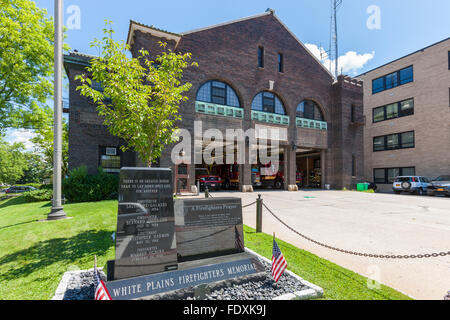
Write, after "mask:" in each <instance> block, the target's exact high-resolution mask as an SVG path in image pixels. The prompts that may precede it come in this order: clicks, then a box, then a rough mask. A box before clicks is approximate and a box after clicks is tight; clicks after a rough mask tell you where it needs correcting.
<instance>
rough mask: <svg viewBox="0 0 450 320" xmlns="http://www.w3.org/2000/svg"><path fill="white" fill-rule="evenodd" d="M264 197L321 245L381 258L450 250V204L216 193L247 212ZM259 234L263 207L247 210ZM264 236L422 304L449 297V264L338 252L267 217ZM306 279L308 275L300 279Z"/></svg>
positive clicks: (365, 196)
mask: <svg viewBox="0 0 450 320" xmlns="http://www.w3.org/2000/svg"><path fill="white" fill-rule="evenodd" d="M258 193H261V194H262V197H263V199H264V203H265V204H266V205H267V206H268V207H269V208H270V209H271V210H272V211H273V212H274V213H275V214H277V215H278V216H279V217H280V218H281V219H282V220H284V221H285V222H286V223H287V224H288V225H290V226H292V227H293V228H294V229H296V230H298V231H299V232H301V233H303V234H305V235H307V236H309V237H310V238H313V239H315V240H317V241H320V242H323V243H326V244H329V245H331V246H334V247H338V248H342V249H345V250H352V251H358V252H366V253H376V254H396V255H397V254H401V255H404V254H425V253H433V252H442V251H445V252H447V251H449V250H450V199H448V198H439V197H437V198H435V197H427V196H415V195H392V194H370V193H360V192H351V191H299V192H286V191H262V192H256V193H230V192H215V193H212V195H213V196H214V197H222V196H234V197H236V196H238V197H241V198H242V203H243V205H245V204H248V203H251V202H253V201H254V200H255V199H256V197H257V194H258ZM243 215H244V223H245V224H247V225H249V226H252V227H255V221H256V207H255V206H251V207H248V208H244V209H243ZM263 232H265V233H268V234H272V233H273V232H275V233H276V236H277V237H278V238H280V239H282V240H285V241H287V242H289V243H292V244H294V245H296V246H297V247H299V248H302V249H305V250H307V251H310V252H312V253H314V254H316V255H318V256H320V257H323V258H325V259H327V260H330V261H332V262H334V263H336V264H338V265H340V266H343V267H345V268H348V269H350V270H353V271H355V272H357V273H359V274H362V275H365V276H367V277H371V278H373V279H377V280H378V281H379V282H381V283H384V284H386V285H389V286H391V287H393V288H396V289H397V290H399V291H401V292H404V293H405V294H407V295H409V296H411V297H413V298H416V299H443V297H444V296H445V294H446V293H447V291H449V290H450V256H445V257H437V258H429V259H413V260H390V259H389V260H382V259H373V258H364V257H359V256H352V255H348V254H343V253H339V252H335V251H332V250H329V249H326V248H323V247H320V246H318V245H315V244H314V243H311V242H309V241H307V240H305V239H303V238H301V237H299V236H298V235H296V234H295V233H293V232H292V231H290V230H289V229H287V228H286V227H284V226H283V225H282V224H280V223H279V222H278V221H277V220H275V219H274V218H273V217H272V216H271V215H270V214H269V213H268V212H267V211H266V210H264V213H263ZM300 276H301V275H300Z"/></svg>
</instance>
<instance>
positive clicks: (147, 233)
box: [106, 168, 264, 300]
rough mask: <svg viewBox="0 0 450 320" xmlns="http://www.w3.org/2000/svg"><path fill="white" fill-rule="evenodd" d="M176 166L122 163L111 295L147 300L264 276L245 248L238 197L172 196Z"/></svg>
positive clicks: (110, 274)
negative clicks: (137, 165)
mask: <svg viewBox="0 0 450 320" xmlns="http://www.w3.org/2000/svg"><path fill="white" fill-rule="evenodd" d="M172 181H173V180H172V172H171V170H170V169H160V168H122V169H121V172H120V187H119V211H118V218H117V220H118V221H117V236H116V259H115V260H114V261H109V262H108V267H107V269H108V270H107V278H108V281H107V282H106V286H107V288H108V291H109V293H110V295H111V297H112V299H117V300H122V299H146V298H148V297H152V296H153V297H154V296H155V295H161V294H162V295H164V294H167V293H168V294H169V296H170V294H171V293H173V292H175V293H176V292H181V291H183V290H184V291H186V290H189V289H193V290H194V289H195V288H196V287H198V286H201V285H205V284H208V283H220V282H223V281H227V280H229V279H233V281H234V279H236V278H240V277H241V278H251V277H252V276H258V275H259V276H260V275H261V274H262V273H263V272H264V267H263V265H262V264H261V263H260V261H259V260H258V259H257V258H256V257H254V256H253V255H251V254H249V253H247V252H245V250H244V235H243V221H242V204H241V199H240V198H213V199H211V198H209V199H177V200H175V202H174V200H173V184H172Z"/></svg>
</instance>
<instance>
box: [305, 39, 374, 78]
mask: <svg viewBox="0 0 450 320" xmlns="http://www.w3.org/2000/svg"><path fill="white" fill-rule="evenodd" d="M305 46H306V47H307V48H308V49H309V51H311V53H312V54H313V55H314V56H315V57H316V58H317V59H318V60H319V61H320V62H322V64H323V65H324V66H325V68H327V69H328V70H330V72H331V73H334V68H335V60H330V59H329V57H328V54H327V53H326V52H325V50H324V48H322V47H320V48H319V47H318V46H317V45H315V44H311V43H305ZM374 56H375V51H372V53H365V54H358V53H357V52H355V51H348V52H347V53H346V54H345V55H343V56H339V58H338V62H339V64H338V65H339V73H341V72H342V73H351V74H353V75H356V74H357V73H358V70H360V69H361V68H363V67H364V65H365V64H366V63H367V62H369V60H371V59H373V57H374Z"/></svg>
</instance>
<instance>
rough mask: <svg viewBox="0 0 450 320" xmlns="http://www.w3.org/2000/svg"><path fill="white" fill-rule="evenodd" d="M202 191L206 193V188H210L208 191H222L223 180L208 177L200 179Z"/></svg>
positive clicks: (217, 177) (216, 177)
mask: <svg viewBox="0 0 450 320" xmlns="http://www.w3.org/2000/svg"><path fill="white" fill-rule="evenodd" d="M199 181H200V191H204V190H205V187H208V190H210V191H211V190H220V188H221V186H222V179H220V177H219V176H208V177H203V178H200V180H199Z"/></svg>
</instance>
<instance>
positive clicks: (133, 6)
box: [7, 0, 450, 149]
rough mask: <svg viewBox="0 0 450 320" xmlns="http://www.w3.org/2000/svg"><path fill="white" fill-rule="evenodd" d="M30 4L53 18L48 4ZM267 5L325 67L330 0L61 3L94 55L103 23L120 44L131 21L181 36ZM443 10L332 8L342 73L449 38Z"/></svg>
mask: <svg viewBox="0 0 450 320" xmlns="http://www.w3.org/2000/svg"><path fill="white" fill-rule="evenodd" d="M35 2H36V4H37V6H38V7H40V8H45V9H47V11H48V14H49V15H53V5H54V0H35ZM267 8H272V9H274V10H275V14H276V15H277V16H278V18H280V19H281V21H283V23H284V24H285V25H286V26H287V27H288V28H289V29H290V30H291V31H292V32H293V33H294V34H295V35H296V36H297V38H299V39H300V41H302V42H303V43H304V44H305V45H306V47H307V48H308V49H310V51H311V52H312V53H313V54H315V55H316V56H317V57H318V58H319V60H322V62H323V63H324V65H325V66H326V67H327V68H328V67H329V66H330V61H329V60H327V57H326V54H323V53H322V55H321V54H320V52H321V51H322V52H323V51H328V50H329V42H330V17H331V10H330V8H331V0H276V1H274V0H226V1H217V0H190V1H180V0H165V1H160V0H158V1H154V0H128V1H118V0H65V1H64V11H65V17H64V21H65V25H66V27H67V28H68V29H67V38H66V42H67V43H68V45H69V46H70V48H71V49H72V50H74V49H76V50H78V51H79V52H82V53H88V54H93V55H96V54H98V52H96V50H95V49H94V48H91V47H90V43H91V41H93V40H94V39H95V38H101V37H102V35H103V31H102V30H103V27H104V23H105V20H110V21H112V22H113V28H114V30H115V31H116V33H115V39H117V40H126V37H127V33H128V28H129V22H130V19H132V20H135V21H138V22H141V23H144V24H146V25H154V26H155V27H157V28H160V29H164V30H167V31H171V32H175V33H182V32H185V31H189V30H193V29H197V28H201V27H207V26H211V25H215V24H218V23H222V22H227V21H232V20H235V19H240V18H243V17H248V16H252V15H255V14H260V13H263V12H265V11H266V9H267ZM449 12H450V1H448V0H428V1H423V0H395V1H393V0H343V1H342V4H341V6H340V7H339V9H338V45H339V59H338V61H339V69H340V71H342V72H343V73H345V74H348V75H350V76H356V75H358V74H361V73H363V72H365V71H368V70H371V69H373V68H376V67H378V66H381V65H383V64H385V63H388V62H390V61H392V60H395V59H397V58H400V57H402V56H404V55H407V54H409V53H412V52H414V51H417V50H419V49H422V48H424V47H426V46H429V45H431V44H433V43H436V42H438V41H441V40H443V39H445V38H447V37H449V36H450V19H449V18H448V14H449ZM322 58H324V59H322ZM331 66H332V68H334V61H331ZM31 135H32V133H31V132H29V131H24V130H21V131H17V130H10V131H8V133H7V140H9V141H10V142H13V141H22V142H26V141H28V139H29V137H30V136H31ZM31 147H32V146H31V145H30V144H29V143H28V148H29V149H30V148H31Z"/></svg>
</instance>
